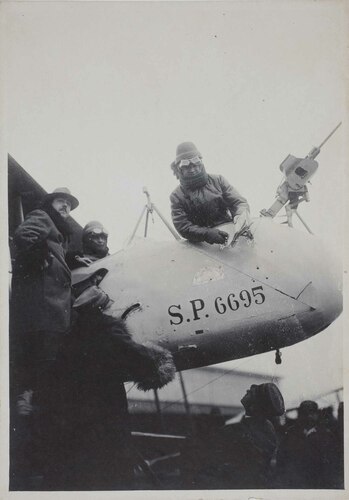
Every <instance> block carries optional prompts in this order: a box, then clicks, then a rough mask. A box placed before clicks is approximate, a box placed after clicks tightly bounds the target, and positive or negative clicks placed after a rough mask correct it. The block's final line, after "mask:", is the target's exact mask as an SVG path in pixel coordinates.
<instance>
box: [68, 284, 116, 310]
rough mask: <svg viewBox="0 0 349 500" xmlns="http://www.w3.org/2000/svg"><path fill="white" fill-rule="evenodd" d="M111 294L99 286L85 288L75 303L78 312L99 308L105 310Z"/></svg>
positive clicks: (74, 307)
mask: <svg viewBox="0 0 349 500" xmlns="http://www.w3.org/2000/svg"><path fill="white" fill-rule="evenodd" d="M109 302H110V298H109V296H108V295H107V294H106V293H105V292H104V291H103V290H102V289H101V288H99V287H98V286H96V285H94V286H90V287H88V288H86V290H84V291H83V292H82V293H81V294H80V295H79V297H78V298H77V299H76V300H75V302H74V304H73V309H74V310H76V311H78V312H91V311H93V310H97V309H99V310H100V311H103V309H105V308H106V307H107V305H109Z"/></svg>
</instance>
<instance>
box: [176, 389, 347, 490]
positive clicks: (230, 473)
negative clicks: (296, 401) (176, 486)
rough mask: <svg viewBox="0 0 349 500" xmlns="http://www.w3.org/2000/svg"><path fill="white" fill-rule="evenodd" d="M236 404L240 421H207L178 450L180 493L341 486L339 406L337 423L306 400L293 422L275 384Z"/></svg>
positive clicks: (328, 410)
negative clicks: (240, 407)
mask: <svg viewBox="0 0 349 500" xmlns="http://www.w3.org/2000/svg"><path fill="white" fill-rule="evenodd" d="M270 394H273V400H271V398H270ZM276 395H278V398H277V399H276V397H275V396H276ZM265 398H267V400H268V399H269V408H268V411H267V412H266V411H265V407H266V405H265V403H264V402H263V399H265ZM253 401H254V403H253ZM271 401H273V402H272V403H271ZM241 402H242V404H243V406H244V407H245V415H244V416H243V417H242V419H241V421H240V422H238V423H234V424H226V425H225V424H224V423H223V422H222V415H220V416H219V417H220V418H219V419H218V418H217V415H214V416H213V419H210V420H209V421H210V422H211V425H208V423H209V421H208V422H206V425H205V426H204V429H202V430H200V429H198V432H197V433H196V435H195V436H193V437H192V438H191V439H190V440H189V441H188V442H187V443H186V444H185V445H184V446H183V450H182V453H181V457H180V460H179V467H180V469H181V480H182V482H181V485H182V487H183V488H185V489H222V488H223V489H283V488H287V489H288V488H289V489H292V488H295V489H296V488H297V489H341V488H343V487H344V450H343V403H340V404H339V407H338V417H337V419H336V418H334V416H333V411H332V408H331V407H328V408H325V409H319V408H318V405H317V403H316V402H314V401H310V400H306V401H303V402H302V403H301V404H300V406H299V408H298V417H297V419H289V418H286V416H285V414H284V408H282V404H283V403H282V396H281V394H280V392H279V391H277V388H276V386H274V384H261V385H258V386H251V388H250V389H249V390H248V391H247V394H246V395H245V396H244V397H243V398H242V400H241Z"/></svg>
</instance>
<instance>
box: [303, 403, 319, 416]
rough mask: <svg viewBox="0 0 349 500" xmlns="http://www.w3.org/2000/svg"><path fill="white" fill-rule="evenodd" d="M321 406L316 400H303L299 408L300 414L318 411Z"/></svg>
mask: <svg viewBox="0 0 349 500" xmlns="http://www.w3.org/2000/svg"><path fill="white" fill-rule="evenodd" d="M318 409H319V407H318V404H317V403H315V401H310V400H307V401H302V402H301V404H300V405H299V408H298V414H300V415H308V414H309V413H316V412H317V411H318Z"/></svg>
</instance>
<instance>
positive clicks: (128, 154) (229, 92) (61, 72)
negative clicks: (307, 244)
mask: <svg viewBox="0 0 349 500" xmlns="http://www.w3.org/2000/svg"><path fill="white" fill-rule="evenodd" d="M343 5H344V4H343V3H341V2H327V1H324V2H310V1H309V2H307V1H305V2H296V1H295V2H292V1H290V2H276V1H271V2H266V1H265V2H258V3H253V2H244V3H240V2H234V1H232V2H229V3H226V2H160V3H158V2H151V3H148V2H140V3H138V2H126V3H124V2H105V3H104V2H61V3H58V2H33V3H31V2H10V3H6V4H2V9H3V14H4V15H3V26H2V27H3V35H2V46H3V51H2V57H3V67H4V68H5V72H3V74H4V78H3V87H2V88H3V94H2V97H3V109H4V113H3V118H4V122H5V137H4V143H5V145H6V148H5V149H6V151H7V152H8V153H10V154H11V155H12V156H13V157H14V158H15V160H16V161H17V162H19V163H20V165H22V166H23V167H24V168H25V169H26V170H27V172H28V173H29V174H30V175H32V176H33V177H34V178H35V179H36V180H37V181H38V182H39V183H40V184H41V185H42V186H43V187H44V188H45V189H46V190H47V191H51V190H53V189H54V188H56V187H58V186H68V187H69V188H70V190H71V191H72V193H73V194H74V195H75V196H76V197H77V198H78V199H79V200H80V206H79V207H78V208H77V209H76V210H75V211H74V212H73V213H72V215H73V216H74V218H75V219H76V220H77V221H78V222H79V223H80V224H81V225H85V224H86V223H87V222H88V221H89V220H92V219H97V220H100V221H101V222H103V224H105V226H106V227H107V228H108V230H109V233H110V237H109V246H110V250H111V252H114V251H117V250H119V249H120V248H121V247H122V245H123V243H124V242H125V241H126V240H127V238H128V236H129V235H130V234H131V232H132V230H133V229H134V227H135V224H136V222H137V219H138V217H139V215H140V213H141V210H142V208H143V206H144V204H145V201H146V199H145V196H144V194H143V193H142V189H143V186H147V188H148V190H149V191H150V194H151V197H152V200H153V201H154V203H155V204H156V206H157V207H158V209H159V210H160V211H161V213H162V214H163V215H164V216H165V217H166V218H167V219H168V220H170V204H169V194H170V193H171V191H172V190H173V189H174V188H175V187H176V185H177V181H176V179H175V177H174V176H173V175H172V171H171V170H170V163H171V161H173V159H174V157H175V150H176V146H177V144H178V143H180V142H182V141H193V142H194V143H195V144H196V145H197V147H198V149H199V150H200V152H201V153H202V156H203V159H204V163H205V166H206V169H207V171H208V172H210V173H216V174H222V175H224V176H225V177H226V178H227V179H228V180H229V182H230V183H231V184H232V185H234V186H235V187H236V188H237V189H238V190H239V191H240V192H241V194H243V195H244V196H245V197H246V198H247V199H248V201H249V203H250V207H251V213H252V215H254V216H258V214H259V211H260V210H261V209H262V208H269V207H270V205H271V204H272V203H273V201H274V196H275V191H276V188H277V186H278V184H279V183H280V181H281V179H282V176H281V173H280V171H279V165H280V163H281V162H282V161H283V160H284V158H285V157H286V156H287V155H288V154H289V153H291V154H293V155H295V156H299V157H301V156H305V155H306V154H307V153H308V152H309V151H310V150H311V148H312V147H313V146H316V145H319V144H320V143H321V142H322V141H323V139H324V138H325V137H326V136H327V135H328V134H329V133H330V132H331V130H332V129H333V128H334V127H335V126H336V125H337V124H338V123H339V122H340V121H344V124H343V126H342V127H341V128H340V129H339V130H338V131H337V132H336V134H335V135H334V136H333V137H332V138H331V139H330V141H329V142H328V143H327V144H326V145H325V146H324V148H323V151H322V152H321V154H320V156H319V157H318V160H319V163H320V167H319V169H318V172H317V173H316V175H315V176H314V178H313V180H312V185H311V186H309V190H310V198H311V202H310V203H308V204H305V203H304V204H302V205H301V207H300V213H301V214H302V216H303V217H304V219H305V220H306V222H307V223H308V225H309V226H310V227H311V229H312V230H313V232H314V233H316V234H318V235H320V236H321V237H323V238H324V239H325V240H327V241H328V242H329V243H330V245H331V246H332V247H333V248H334V249H335V250H336V251H337V252H338V253H339V254H341V252H342V245H343V233H344V231H343V223H344V218H343V203H344V196H343V195H344V177H343V172H344V167H345V165H346V166H347V164H346V163H345V159H344V158H345V148H346V145H345V141H344V138H345V137H346V136H347V123H346V117H345V108H346V106H345V103H346V96H345V80H346V79H347V77H348V75H347V69H346V68H347V64H346V63H345V61H346V57H347V55H348V54H345V52H344V51H345V29H346V16H345V13H344V7H343ZM154 220H155V223H154V225H153V224H152V223H151V224H150V228H149V234H150V236H151V237H152V238H155V239H158V240H161V239H166V240H167V239H171V238H173V237H172V235H171V234H170V233H169V232H168V230H167V229H166V227H165V226H164V225H163V224H162V222H161V221H160V220H159V219H158V217H157V216H156V215H155V216H154ZM280 221H282V219H276V223H277V222H280ZM295 226H297V227H298V228H299V229H300V230H305V229H304V228H303V227H301V226H300V225H299V224H297V221H295ZM143 227H144V226H142V230H143ZM139 234H141V231H140V233H139ZM290 251H292V249H290ZM285 271H286V272H292V270H285ZM164 286H165V285H164ZM342 330H343V321H342V319H341V318H339V319H338V320H337V321H336V322H335V323H334V324H332V325H331V326H330V327H329V328H328V329H327V330H326V331H325V332H323V333H321V334H319V335H318V336H316V337H315V338H313V339H309V340H307V341H305V342H303V343H300V344H298V345H296V346H293V347H290V348H287V349H284V350H283V364H282V365H279V366H277V365H275V363H274V354H273V353H269V354H264V355H260V356H257V357H256V356H255V357H253V358H245V359H242V360H237V361H234V362H230V363H229V364H227V363H225V364H224V367H227V366H228V367H229V366H231V367H236V368H238V369H241V370H247V371H258V372H264V373H268V374H270V375H271V376H272V375H275V376H282V377H283V381H282V389H283V392H284V395H285V399H286V403H287V406H292V405H295V404H298V403H299V402H300V401H301V400H302V399H305V398H307V399H308V398H312V397H315V396H318V395H320V394H323V393H326V392H328V391H330V390H332V389H336V388H338V387H341V386H342V384H343V382H342V368H343V364H342V350H343V344H342ZM325 403H326V402H325Z"/></svg>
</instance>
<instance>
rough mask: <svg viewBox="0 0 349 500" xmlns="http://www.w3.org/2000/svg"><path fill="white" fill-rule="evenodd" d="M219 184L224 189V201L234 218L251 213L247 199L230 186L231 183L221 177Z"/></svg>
mask: <svg viewBox="0 0 349 500" xmlns="http://www.w3.org/2000/svg"><path fill="white" fill-rule="evenodd" d="M218 179H219V183H220V185H221V187H222V193H223V199H224V202H225V203H226V205H227V207H228V208H229V210H230V212H231V215H232V217H233V218H234V217H235V216H237V215H241V214H242V213H244V212H248V213H249V212H250V207H249V205H248V203H247V200H246V198H244V197H243V196H241V194H240V193H239V192H238V191H237V190H236V189H235V188H234V187H233V186H231V185H230V184H229V182H228V181H227V180H226V179H225V177H223V175H220V176H219V177H218Z"/></svg>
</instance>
